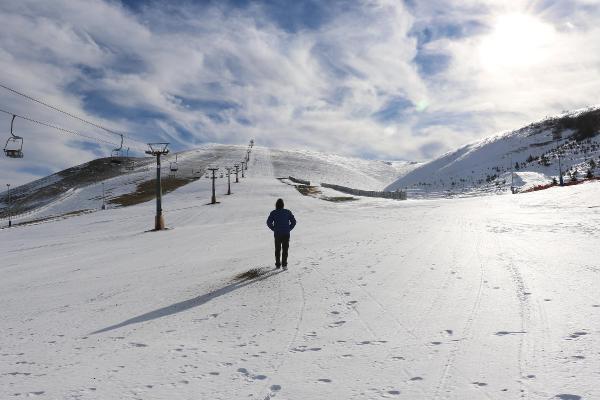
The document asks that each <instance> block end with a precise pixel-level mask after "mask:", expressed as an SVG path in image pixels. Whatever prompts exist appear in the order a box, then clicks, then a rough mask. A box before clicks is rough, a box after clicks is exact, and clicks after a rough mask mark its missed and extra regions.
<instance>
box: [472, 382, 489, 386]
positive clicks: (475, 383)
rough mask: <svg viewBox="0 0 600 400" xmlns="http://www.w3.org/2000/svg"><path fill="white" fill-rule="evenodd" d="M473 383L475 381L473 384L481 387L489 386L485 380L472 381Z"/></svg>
mask: <svg viewBox="0 0 600 400" xmlns="http://www.w3.org/2000/svg"><path fill="white" fill-rule="evenodd" d="M472 383H473V385H476V386H480V387H481V386H487V383H485V382H472Z"/></svg>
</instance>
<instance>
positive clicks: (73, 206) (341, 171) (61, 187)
mask: <svg viewBox="0 0 600 400" xmlns="http://www.w3.org/2000/svg"><path fill="white" fill-rule="evenodd" d="M265 150H266V149H265ZM268 153H269V155H270V157H271V159H272V162H273V169H274V173H275V175H276V176H278V177H288V176H290V175H291V176H294V177H296V178H300V179H305V180H306V179H308V180H312V181H314V182H315V183H316V184H317V185H318V184H319V183H321V182H326V183H334V184H340V185H352V186H353V187H359V188H361V189H374V190H377V189H378V190H381V189H383V188H384V187H385V186H386V185H388V184H389V183H390V182H393V181H394V179H396V178H397V177H398V176H401V175H403V174H405V173H406V172H408V171H410V170H411V169H413V168H415V167H416V166H417V165H418V164H415V163H410V162H401V161H394V162H389V161H376V160H374V161H370V160H361V159H357V158H348V157H342V156H338V155H332V154H324V153H318V152H311V151H289V150H288V151H286V150H272V149H269V150H268ZM245 155H246V147H245V146H235V145H218V144H212V145H205V146H202V147H200V148H198V149H195V150H189V151H183V152H180V153H177V154H169V155H168V156H166V157H163V161H162V171H161V174H162V177H163V179H164V180H163V192H164V193H169V192H171V191H173V190H176V189H178V188H180V187H182V186H185V185H187V184H189V183H190V182H193V181H195V180H197V179H200V178H203V177H205V172H206V168H207V167H209V166H217V167H220V168H221V169H220V170H219V171H218V173H217V178H218V181H217V186H218V190H219V191H220V192H221V193H224V192H225V191H226V189H225V186H226V184H227V179H226V176H225V175H224V173H225V172H226V171H225V169H224V168H225V167H226V166H232V165H233V164H235V163H237V162H239V161H240V160H242V159H243V158H244V156H245ZM176 157H177V171H176V172H173V171H171V170H170V167H171V163H173V165H174V163H175V159H176ZM122 161H123V162H122V163H121V164H119V165H115V164H113V163H111V162H110V159H109V158H102V159H98V160H93V161H91V162H88V163H85V164H82V165H79V166H76V167H72V168H69V169H67V170H64V171H61V172H58V173H56V174H53V175H51V176H48V177H46V178H43V179H40V180H37V181H34V182H31V183H29V184H26V185H23V186H20V187H17V188H13V189H12V190H11V197H12V204H13V206H12V214H13V219H14V220H15V221H16V223H24V222H31V221H41V220H46V219H48V218H55V217H60V216H64V215H73V214H79V213H85V212H92V211H96V210H98V209H100V207H101V205H102V196H103V189H104V196H105V202H106V204H107V206H108V207H120V206H131V205H135V204H138V203H142V202H146V201H149V200H151V199H153V198H154V193H155V189H154V188H155V186H154V184H153V182H154V179H155V173H156V172H155V171H156V169H155V167H154V166H155V161H154V159H153V158H151V157H146V158H137V159H133V158H131V159H125V158H123V160H122ZM128 166H129V168H128ZM240 176H241V172H240ZM204 184H205V185H206V186H209V185H210V181H209V180H206V182H205V183H204ZM0 207H1V208H0V219H6V217H7V209H6V193H3V195H2V196H1V197H0Z"/></svg>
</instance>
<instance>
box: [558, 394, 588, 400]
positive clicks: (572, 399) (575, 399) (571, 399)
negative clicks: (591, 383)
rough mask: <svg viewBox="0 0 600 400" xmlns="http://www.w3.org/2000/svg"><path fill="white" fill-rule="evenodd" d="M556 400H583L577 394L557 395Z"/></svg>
mask: <svg viewBox="0 0 600 400" xmlns="http://www.w3.org/2000/svg"><path fill="white" fill-rule="evenodd" d="M554 398H556V399H560V400H581V396H577V395H576V394H557V395H556V396H554Z"/></svg>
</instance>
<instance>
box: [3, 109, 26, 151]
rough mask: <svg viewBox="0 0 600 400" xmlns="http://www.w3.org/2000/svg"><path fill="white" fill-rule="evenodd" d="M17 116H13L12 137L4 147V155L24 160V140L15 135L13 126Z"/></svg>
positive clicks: (11, 123)
mask: <svg viewBox="0 0 600 400" xmlns="http://www.w3.org/2000/svg"><path fill="white" fill-rule="evenodd" d="M16 117H17V116H16V115H14V114H13V116H12V120H11V121H10V137H9V138H8V139H7V140H6V144H5V145H4V154H5V155H6V157H10V158H23V138H22V137H21V136H17V135H15V134H14V133H13V125H14V123H15V118H16Z"/></svg>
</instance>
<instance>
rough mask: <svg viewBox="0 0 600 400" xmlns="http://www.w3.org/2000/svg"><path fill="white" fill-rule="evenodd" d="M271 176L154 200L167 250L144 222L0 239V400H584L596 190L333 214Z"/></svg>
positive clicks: (132, 214)
mask: <svg viewBox="0 0 600 400" xmlns="http://www.w3.org/2000/svg"><path fill="white" fill-rule="evenodd" d="M273 164H274V161H273V157H272V154H271V152H270V151H269V150H267V149H261V148H255V150H254V152H253V155H252V160H251V165H250V169H249V170H248V175H247V177H246V178H245V179H243V180H242V181H241V182H240V183H239V184H234V185H233V192H234V194H233V195H232V196H224V195H223V193H224V191H225V190H226V189H225V186H224V182H223V181H222V180H220V181H218V184H219V186H218V200H219V201H220V202H221V203H220V204H218V205H212V206H211V205H206V203H207V202H208V200H209V198H210V195H209V190H210V189H209V181H208V180H206V179H200V180H197V181H195V182H193V183H191V184H189V185H187V186H185V187H183V188H180V189H179V190H177V191H175V192H173V193H170V194H168V195H166V196H165V197H164V204H163V205H164V209H165V219H166V222H167V225H168V226H169V227H170V228H171V229H170V230H167V231H162V232H146V231H147V230H148V229H150V228H152V227H153V218H154V203H152V202H149V203H145V204H142V205H138V206H133V207H128V208H121V209H109V210H106V211H104V212H96V213H92V214H86V215H82V216H78V217H73V218H70V219H65V220H60V221H55V222H50V223H43V224H38V225H27V226H19V227H16V228H13V229H3V230H0V254H1V255H2V262H1V264H0V265H1V267H0V273H1V274H2V279H1V280H0V321H2V322H1V323H0V398H1V399H12V398H27V397H35V398H40V399H44V398H46V399H144V400H146V399H241V398H254V399H261V400H263V399H272V398H278V399H279V398H280V399H378V398H398V399H521V398H522V399H551V398H557V399H580V398H581V399H598V398H600V350H599V349H600V295H599V294H598V293H600V292H599V291H598V287H599V285H600V264H599V261H598V254H597V253H598V245H599V244H600V241H599V239H598V233H599V226H600V206H599V203H598V199H599V198H600V184H599V183H589V184H583V185H579V186H573V187H565V188H553V189H550V190H545V191H542V192H535V193H528V194H520V195H514V196H509V195H506V196H495V197H474V198H466V199H450V200H408V201H393V200H383V199H367V198H362V199H360V200H359V201H354V202H347V203H331V202H326V201H322V200H319V199H316V198H313V197H305V196H302V195H300V193H298V192H297V191H296V190H295V189H294V188H293V187H292V186H289V185H285V184H283V183H281V182H280V181H278V180H276V179H274V178H275V177H276V176H277V174H276V172H275V171H274V167H273ZM309 168H310V167H309V166H306V165H305V166H302V165H299V166H298V175H300V177H302V173H303V172H305V170H306V171H307V170H308V169H309ZM305 175H307V174H305ZM278 197H282V198H284V200H285V201H286V206H287V207H288V208H290V209H291V210H292V211H293V212H294V214H295V215H296V218H297V220H298V226H297V228H296V229H295V230H294V231H293V232H292V241H291V249H290V267H289V270H288V271H286V272H278V271H277V272H276V271H274V270H272V258H273V255H272V252H273V251H272V247H273V243H272V241H273V239H272V234H271V232H270V231H269V230H268V229H267V228H266V226H265V220H266V217H267V214H268V212H269V211H270V210H271V209H272V208H273V204H274V202H275V200H276V199H277V198H278ZM255 267H262V268H264V269H265V270H266V271H267V272H266V273H265V274H263V275H261V276H259V277H258V278H255V279H251V280H245V281H244V280H241V281H240V280H235V276H236V275H238V274H240V273H243V272H245V271H248V270H249V269H251V268H255Z"/></svg>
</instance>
